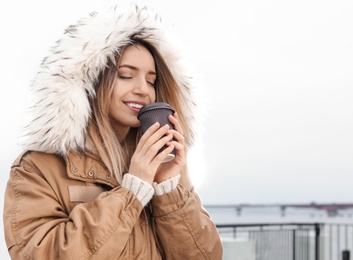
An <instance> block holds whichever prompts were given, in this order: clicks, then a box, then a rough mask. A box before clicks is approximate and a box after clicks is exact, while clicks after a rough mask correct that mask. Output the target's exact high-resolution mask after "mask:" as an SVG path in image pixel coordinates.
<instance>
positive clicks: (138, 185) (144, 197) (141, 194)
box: [121, 173, 154, 206]
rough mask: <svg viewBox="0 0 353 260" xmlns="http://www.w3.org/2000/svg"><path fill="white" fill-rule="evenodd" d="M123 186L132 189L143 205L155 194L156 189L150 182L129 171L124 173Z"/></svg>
mask: <svg viewBox="0 0 353 260" xmlns="http://www.w3.org/2000/svg"><path fill="white" fill-rule="evenodd" d="M121 186H123V187H124V188H127V189H129V190H131V191H132V192H133V193H134V194H135V196H136V197H137V198H138V199H139V201H141V203H142V205H143V206H146V204H147V203H148V202H149V201H150V200H151V198H152V196H153V194H154V189H153V187H152V186H151V185H150V184H149V183H148V182H146V181H144V180H142V179H140V178H139V177H136V176H135V175H132V174H129V173H126V174H124V177H123V181H122V183H121Z"/></svg>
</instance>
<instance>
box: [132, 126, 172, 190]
mask: <svg viewBox="0 0 353 260" xmlns="http://www.w3.org/2000/svg"><path fill="white" fill-rule="evenodd" d="M169 129H170V127H169V125H165V126H162V127H161V128H159V123H155V124H153V125H152V126H151V127H150V128H148V129H147V131H146V132H145V133H144V134H143V135H142V137H141V139H140V141H139V143H138V144H137V147H136V150H135V152H134V154H133V156H132V158H131V162H130V167H129V173H130V174H132V175H135V176H137V177H139V178H140V179H142V180H144V181H147V182H148V183H150V184H152V182H153V180H154V178H155V175H156V172H157V169H158V167H159V166H160V165H161V163H162V161H163V160H164V159H165V158H166V157H167V156H168V154H169V153H171V152H172V150H173V149H174V146H173V145H170V144H169V145H168V147H167V148H166V149H165V150H163V151H162V152H161V153H159V154H158V155H157V153H158V151H159V150H160V149H161V148H162V147H163V146H164V145H166V144H167V143H169V141H171V140H172V138H173V134H172V133H169V132H168V131H169Z"/></svg>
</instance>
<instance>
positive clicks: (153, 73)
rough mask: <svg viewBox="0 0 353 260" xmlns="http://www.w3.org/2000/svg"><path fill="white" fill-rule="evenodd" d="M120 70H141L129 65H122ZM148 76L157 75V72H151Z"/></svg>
mask: <svg viewBox="0 0 353 260" xmlns="http://www.w3.org/2000/svg"><path fill="white" fill-rule="evenodd" d="M120 68H129V69H131V70H139V68H137V67H135V66H132V65H128V64H123V65H120V66H119V67H118V69H120ZM148 74H151V75H157V74H156V72H155V71H149V72H148Z"/></svg>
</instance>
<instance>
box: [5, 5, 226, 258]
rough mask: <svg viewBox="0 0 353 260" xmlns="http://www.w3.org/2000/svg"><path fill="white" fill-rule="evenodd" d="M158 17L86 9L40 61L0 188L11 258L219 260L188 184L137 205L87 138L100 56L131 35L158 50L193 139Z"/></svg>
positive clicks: (185, 93) (110, 56)
mask: <svg viewBox="0 0 353 260" xmlns="http://www.w3.org/2000/svg"><path fill="white" fill-rule="evenodd" d="M160 21H161V20H160V18H159V16H158V15H156V14H154V13H153V12H150V10H147V8H139V7H133V8H132V9H130V8H127V9H123V8H120V7H114V8H112V9H110V10H108V11H107V12H100V13H92V14H90V16H88V17H86V18H83V19H81V20H80V21H79V22H78V23H77V24H76V25H72V26H70V27H69V28H68V29H67V30H66V31H65V34H64V36H63V38H62V39H60V40H59V41H57V45H56V46H55V47H53V48H52V51H51V54H50V55H49V56H48V57H46V58H45V59H44V60H43V63H42V66H41V71H39V73H38V74H37V76H36V78H35V80H34V81H33V85H32V89H31V90H32V92H31V94H32V103H31V104H30V109H29V113H28V116H27V119H28V122H26V124H27V125H26V127H25V133H24V138H23V139H22V140H21V143H22V145H23V147H24V151H25V152H24V153H23V154H21V155H20V156H19V157H18V158H17V160H16V161H15V162H14V164H13V165H12V168H11V173H10V177H9V181H8V185H7V188H6V192H5V203H4V213H3V214H4V215H3V218H4V230H5V239H6V243H7V247H8V250H9V253H10V255H11V257H12V258H13V259H35V260H42V259H50V260H53V259H99V260H104V259H148V260H149V259H151V260H155V259H156V260H158V259H176V260H185V259H190V260H197V259H211V260H218V259H221V258H222V244H221V241H220V237H219V234H218V232H217V229H216V227H215V225H214V223H213V222H212V220H211V218H210V216H209V215H208V213H207V212H206V211H205V210H204V208H203V207H202V206H201V201H200V198H199V197H198V195H197V193H196V191H195V190H193V189H190V188H189V187H187V188H186V187H184V186H183V185H181V184H178V185H177V187H176V188H175V189H171V190H172V191H171V192H169V193H165V194H164V195H161V196H154V197H153V198H152V199H151V200H150V202H149V203H148V204H147V206H146V207H143V204H142V203H141V200H140V199H139V197H138V196H137V195H136V193H133V192H132V191H131V190H130V189H128V188H124V187H126V186H124V187H123V186H121V185H120V184H121V183H122V178H123V177H122V176H123V173H121V176H119V175H117V176H115V175H113V174H112V173H111V172H110V171H108V169H107V168H106V166H105V165H104V163H103V162H102V160H101V158H100V157H99V156H98V155H97V154H98V153H97V152H95V151H97V149H95V147H94V146H93V147H92V146H87V144H88V143H89V141H88V139H89V138H88V134H87V131H88V128H89V127H88V125H89V123H88V122H89V119H90V118H91V117H92V115H91V107H90V102H89V97H92V98H93V97H95V95H96V93H95V88H94V86H95V84H96V83H97V81H98V78H99V75H100V73H101V72H102V71H103V70H104V68H105V67H106V65H107V62H108V61H109V60H110V61H112V62H114V60H115V57H116V55H117V54H120V53H121V51H122V49H123V48H124V46H126V45H127V44H128V43H130V42H131V39H132V37H133V38H134V39H139V38H140V39H144V40H146V41H148V42H149V43H151V44H152V45H153V46H154V47H155V48H157V49H158V51H159V52H160V54H161V55H162V57H163V58H164V60H165V62H166V65H167V66H168V68H169V69H170V71H171V73H172V75H173V77H174V79H175V81H176V84H177V86H178V87H179V90H180V95H179V96H178V99H179V100H178V102H179V104H180V107H182V110H183V111H178V113H179V114H183V115H184V116H185V117H186V119H187V121H188V122H189V123H190V128H189V129H183V130H184V134H185V133H186V134H187V135H186V136H188V137H189V140H186V141H187V143H188V146H189V147H190V145H191V144H192V143H193V140H191V139H193V137H194V135H195V132H196V131H195V130H194V129H195V127H194V126H191V125H194V124H193V123H194V122H195V121H194V119H195V118H196V117H195V112H194V111H195V109H196V108H197V107H196V102H195V100H194V98H193V93H194V90H195V87H194V84H193V81H192V76H191V75H189V72H188V70H187V69H185V68H186V67H185V66H184V63H183V58H182V55H180V52H179V50H178V49H177V48H176V47H175V41H174V40H173V39H172V38H170V34H169V30H168V28H166V27H164V26H163V25H162V24H161V23H160ZM90 145H91V144H90ZM91 148H92V149H91ZM151 189H152V187H151ZM152 193H153V189H152ZM151 196H152V194H151Z"/></svg>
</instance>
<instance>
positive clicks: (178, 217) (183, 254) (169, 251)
mask: <svg viewBox="0 0 353 260" xmlns="http://www.w3.org/2000/svg"><path fill="white" fill-rule="evenodd" d="M152 205H153V215H154V223H155V230H156V234H157V239H158V243H159V246H160V250H161V252H162V254H163V255H164V258H165V259H195V260H197V259H212V260H218V259H219V260H220V259H222V253H223V249H222V243H221V240H220V236H219V234H218V231H217V228H216V226H215V224H214V223H213V221H212V220H211V218H210V215H209V214H208V213H207V212H206V210H205V209H204V208H203V207H202V205H201V200H200V198H199V196H198V195H197V193H196V192H195V191H188V190H187V189H185V188H183V186H181V185H178V187H177V188H176V189H175V190H174V191H172V192H170V193H167V194H164V195H162V196H159V197H154V199H153V200H152Z"/></svg>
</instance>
